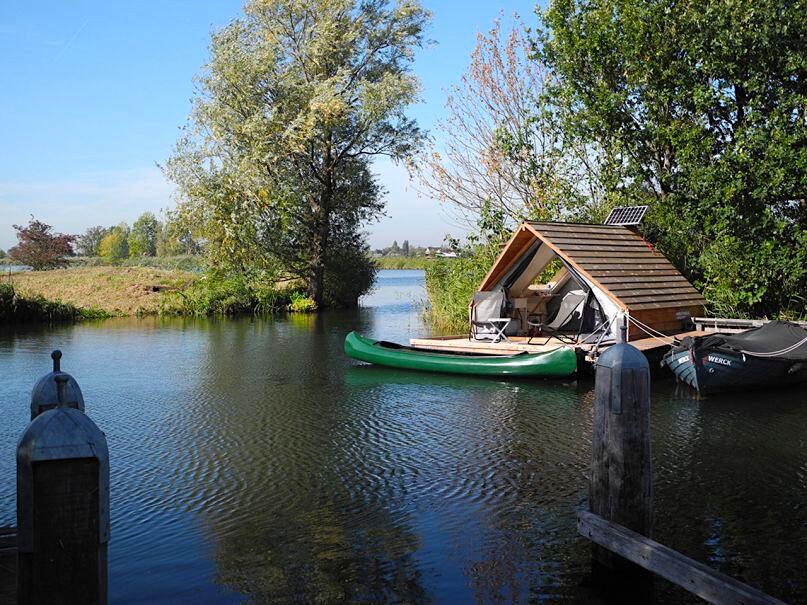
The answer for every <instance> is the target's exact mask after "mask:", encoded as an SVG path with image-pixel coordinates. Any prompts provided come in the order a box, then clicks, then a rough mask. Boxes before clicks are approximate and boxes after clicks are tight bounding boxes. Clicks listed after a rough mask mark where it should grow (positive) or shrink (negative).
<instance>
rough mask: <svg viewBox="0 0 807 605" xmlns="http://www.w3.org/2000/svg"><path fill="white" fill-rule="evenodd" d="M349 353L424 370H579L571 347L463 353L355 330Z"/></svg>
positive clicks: (548, 373) (546, 373)
mask: <svg viewBox="0 0 807 605" xmlns="http://www.w3.org/2000/svg"><path fill="white" fill-rule="evenodd" d="M345 353H346V354H347V355H348V357H351V358H352V359H358V360H359V361H364V362H367V363H372V364H376V365H382V366H388V367H392V368H400V369H404V370H418V371H421V372H440V373H449V374H468V375H473V376H505V377H523V378H536V377H540V378H564V377H567V376H571V375H573V374H574V373H575V372H576V371H577V355H576V354H575V352H574V350H573V349H571V348H570V347H559V348H557V349H554V350H552V351H547V352H544V353H521V354H518V355H462V354H452V353H445V352H436V351H429V350H421V349H414V348H412V347H404V346H401V345H396V344H394V343H387V342H384V341H376V340H371V339H369V338H365V337H363V336H361V335H359V334H357V333H356V332H351V333H350V334H348V335H347V337H346V338H345Z"/></svg>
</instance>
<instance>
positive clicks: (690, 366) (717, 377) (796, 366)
mask: <svg viewBox="0 0 807 605" xmlns="http://www.w3.org/2000/svg"><path fill="white" fill-rule="evenodd" d="M664 364H665V365H666V366H667V367H669V368H670V370H672V372H673V374H675V375H676V377H677V378H678V379H679V380H681V381H682V382H684V383H686V384H688V385H689V386H691V387H692V388H694V389H696V390H697V391H698V392H699V393H701V394H702V395H711V394H714V393H721V392H724V391H738V390H749V389H763V388H780V387H787V386H792V385H795V384H799V383H801V382H805V381H807V362H804V361H793V360H787V359H779V358H770V359H765V358H760V357H754V356H751V355H743V354H742V353H739V352H738V353H734V352H728V351H726V350H723V349H720V350H710V349H708V348H706V349H699V348H688V347H673V348H672V350H670V352H669V353H667V355H666V356H665V357H664Z"/></svg>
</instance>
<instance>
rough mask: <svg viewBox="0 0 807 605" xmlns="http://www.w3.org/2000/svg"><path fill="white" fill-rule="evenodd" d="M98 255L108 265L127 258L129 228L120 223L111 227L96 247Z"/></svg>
mask: <svg viewBox="0 0 807 605" xmlns="http://www.w3.org/2000/svg"><path fill="white" fill-rule="evenodd" d="M98 253H99V256H101V257H102V258H103V259H104V260H106V261H107V262H110V263H119V262H120V261H122V260H124V259H126V258H128V257H129V226H128V225H127V224H126V223H121V224H120V225H118V226H117V227H113V228H112V229H111V230H110V232H109V233H108V234H107V235H105V236H104V238H103V239H102V240H101V243H100V244H99V246H98Z"/></svg>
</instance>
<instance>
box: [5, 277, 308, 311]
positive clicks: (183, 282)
mask: <svg viewBox="0 0 807 605" xmlns="http://www.w3.org/2000/svg"><path fill="white" fill-rule="evenodd" d="M6 285H7V286H8V288H11V290H12V291H13V292H14V297H15V299H14V300H16V301H17V302H15V303H14V305H11V303H7V304H6V306H5V307H4V308H5V309H6V315H5V318H4V319H5V321H9V320H13V319H19V320H27V319H33V320H35V319H37V318H42V319H52V318H55V317H56V316H59V318H63V319H84V318H96V317H109V316H131V315H196V316H200V315H237V314H243V313H271V312H276V311H291V312H301V313H304V312H308V311H312V310H314V308H315V307H314V305H313V301H311V299H309V298H308V297H307V296H305V295H304V293H302V292H301V291H300V290H299V289H298V288H296V287H294V284H279V285H278V284H274V283H264V282H262V281H260V280H253V281H250V280H247V279H244V278H213V277H210V276H208V275H203V274H201V273H198V272H190V271H180V270H169V269H156V268H153V267H122V266H121V267H110V266H102V267H79V268H71V269H59V270H55V271H25V272H21V273H14V274H12V275H11V278H10V280H9V283H8V284H6ZM25 301H37V304H38V305H39V306H40V307H42V310H41V312H39V311H30V312H29V311H28V310H27V309H28V308H29V307H28V306H26V305H27V303H26V302H25ZM32 305H33V303H32ZM48 305H49V306H48ZM35 306H36V305H34V306H31V309H34V308H35ZM12 310H13V313H12Z"/></svg>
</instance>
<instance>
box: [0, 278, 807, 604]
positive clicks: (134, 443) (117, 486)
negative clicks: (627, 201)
mask: <svg viewBox="0 0 807 605" xmlns="http://www.w3.org/2000/svg"><path fill="white" fill-rule="evenodd" d="M424 298H425V292H424V290H423V276H422V273H421V272H417V271H383V272H381V274H380V276H379V281H378V285H377V289H376V290H375V291H374V292H373V293H372V294H370V295H369V296H367V297H366V298H365V299H364V301H363V306H362V308H361V309H359V310H355V311H346V312H327V313H323V314H320V315H316V316H288V317H285V316H284V317H277V318H270V319H261V320H254V319H250V318H245V319H238V320H192V319H169V320H161V319H156V318H147V319H122V320H108V321H103V322H93V323H84V324H78V325H69V326H60V327H54V328H45V327H37V328H30V329H22V328H17V329H12V330H6V331H5V332H2V333H0V372H1V373H2V381H1V382H0V411H2V417H3V422H2V424H0V525H9V524H14V523H15V483H14V481H15V479H14V472H15V471H14V464H15V462H14V460H15V458H14V456H15V442H16V440H17V438H18V436H19V435H20V433H21V432H22V431H23V429H24V428H25V426H26V424H27V420H28V414H29V411H28V397H29V392H30V389H31V387H32V385H33V384H34V382H35V380H36V379H37V378H38V377H39V376H40V375H42V374H44V373H46V372H47V371H48V370H49V364H50V359H49V353H50V351H51V350H52V349H54V348H60V349H61V350H62V351H63V352H64V358H63V361H62V363H63V368H64V369H65V370H66V371H68V372H71V373H72V374H73V375H74V376H75V377H76V378H77V380H78V381H79V383H80V384H81V387H82V389H83V392H84V397H85V401H86V408H87V410H86V411H87V413H88V414H89V415H90V416H91V417H92V418H93V420H94V421H95V422H96V423H97V424H98V425H99V426H100V427H101V429H102V430H104V431H105V433H106V435H107V438H108V441H109V449H110V457H111V485H112V496H111V498H112V538H111V542H110V547H109V573H110V602H112V603H149V604H152V603H166V604H168V603H170V604H182V603H191V604H194V605H200V604H203V603H242V602H251V603H265V602H287V601H297V602H313V601H316V602H320V603H339V602H362V603H381V602H406V603H427V602H434V603H473V602H478V603H499V602H507V603H509V602H514V601H515V602H526V601H543V602H548V603H555V602H578V601H584V600H585V601H586V602H600V597H602V596H603V595H600V594H598V593H596V592H594V591H593V590H592V589H591V588H589V587H588V584H587V579H586V573H587V570H588V562H589V552H590V551H589V545H588V544H587V543H586V542H585V541H584V540H582V539H581V538H578V537H577V536H576V532H575V511H576V510H578V509H580V508H583V507H585V505H586V492H587V485H586V475H587V472H588V464H589V460H590V456H591V450H590V444H591V432H592V426H591V419H592V400H593V384H592V383H591V382H590V381H585V380H581V381H577V382H560V381H554V382H516V383H506V382H498V381H495V380H483V379H475V378H464V377H453V376H439V375H427V374H417V373H408V372H403V371H394V370H389V369H381V368H373V367H369V366H360V365H358V364H355V363H354V362H352V361H350V360H348V359H346V358H345V356H344V354H343V353H342V341H343V339H344V336H345V334H347V332H349V331H350V330H359V331H361V332H362V333H365V334H368V335H371V336H375V337H384V338H386V339H390V340H398V341H406V340H407V339H408V338H409V337H411V336H414V335H417V334H423V333H424V332H426V331H427V329H426V327H425V326H424V324H423V323H422V319H421V311H420V309H421V306H422V300H423V299H424ZM805 399H807V391H806V390H804V389H801V390H799V389H795V390H789V391H781V392H762V393H757V394H749V395H744V394H740V395H733V396H728V397H717V398H710V399H705V400H701V401H699V400H698V399H697V398H696V397H694V396H693V394H692V393H691V392H690V391H689V390H687V389H686V388H684V387H681V386H676V385H675V383H674V382H673V381H672V380H670V379H667V380H661V379H659V380H655V381H654V385H653V407H652V430H653V456H654V460H653V462H654V490H655V501H656V524H655V538H656V539H658V540H659V541H661V542H663V543H665V544H667V545H669V546H671V547H673V548H676V549H678V550H680V551H682V552H684V553H686V554H687V555H689V556H691V557H693V558H695V559H697V560H700V561H703V562H706V563H708V564H709V565H711V566H713V567H715V568H716V569H719V570H721V571H723V572H725V573H728V574H730V575H732V576H734V577H737V578H738V579H741V580H744V581H746V582H749V583H751V584H753V585H755V586H757V587H759V588H762V589H763V590H765V591H766V592H768V593H770V594H772V595H774V596H777V597H779V598H782V599H784V600H786V601H789V602H791V603H807V579H805V576H807V563H805V553H807V401H805ZM657 585H658V587H659V599H658V600H659V602H661V603H689V602H696V601H695V600H694V598H692V597H690V596H689V595H687V593H684V592H683V591H680V590H679V589H674V588H670V587H669V585H666V584H665V583H663V582H657Z"/></svg>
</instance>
